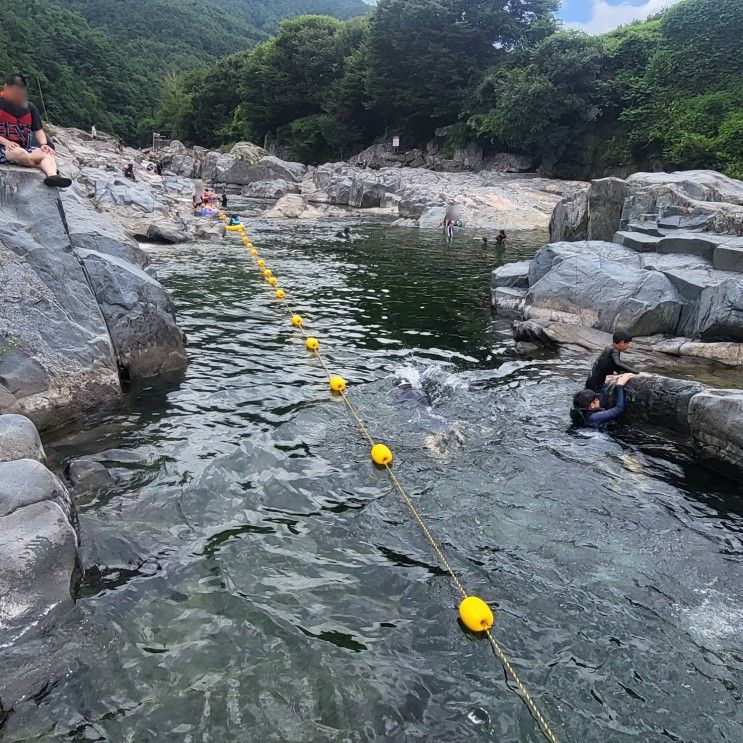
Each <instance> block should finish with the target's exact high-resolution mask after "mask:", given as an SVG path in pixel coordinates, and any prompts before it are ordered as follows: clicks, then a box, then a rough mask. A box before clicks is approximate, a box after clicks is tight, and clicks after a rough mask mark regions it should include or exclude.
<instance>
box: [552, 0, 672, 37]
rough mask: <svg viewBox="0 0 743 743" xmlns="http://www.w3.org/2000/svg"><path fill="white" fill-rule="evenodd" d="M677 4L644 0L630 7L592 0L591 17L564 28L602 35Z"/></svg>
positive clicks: (623, 4) (666, 0)
mask: <svg viewBox="0 0 743 743" xmlns="http://www.w3.org/2000/svg"><path fill="white" fill-rule="evenodd" d="M677 2H679V0H645V1H644V2H643V3H642V4H641V5H632V3H629V2H620V3H619V5H611V4H610V3H608V2H607V1H606V0H593V5H592V6H591V17H590V18H589V19H588V20H587V21H585V22H584V23H579V22H578V21H571V22H570V23H566V24H565V26H566V27H568V28H577V29H579V30H580V31H585V32H586V33H589V34H603V33H606V32H607V31H611V30H612V29H613V28H616V27H617V26H624V25H626V24H627V23H632V21H641V20H644V19H645V18H647V17H648V16H651V15H654V14H655V13H659V12H660V11H661V10H664V9H665V8H668V7H670V6H671V5H674V4H675V3H677Z"/></svg>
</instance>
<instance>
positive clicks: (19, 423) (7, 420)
mask: <svg viewBox="0 0 743 743" xmlns="http://www.w3.org/2000/svg"><path fill="white" fill-rule="evenodd" d="M45 457H46V455H45V454H44V447H43V446H42V445H41V439H40V438H39V432H38V431H37V430H36V426H34V424H33V423H32V422H31V421H30V420H29V419H28V418H26V417H25V416H24V415H12V414H8V415H0V463H1V462H11V461H13V460H15V459H35V460H37V461H39V462H40V461H42V460H43V459H45ZM1 487H2V485H0V488H1Z"/></svg>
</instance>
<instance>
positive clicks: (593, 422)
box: [570, 373, 637, 431]
mask: <svg viewBox="0 0 743 743" xmlns="http://www.w3.org/2000/svg"><path fill="white" fill-rule="evenodd" d="M636 376H637V375H636V374H631V373H627V374H620V375H619V376H618V377H617V380H616V390H617V399H616V403H615V405H614V407H612V408H604V407H603V402H604V396H605V392H604V391H602V392H600V393H598V392H594V390H591V389H585V390H581V391H580V392H578V394H576V395H575V397H573V407H572V409H571V411H570V419H571V420H572V421H573V423H574V424H575V425H576V426H582V427H586V428H595V429H596V430H598V431H604V430H605V429H606V427H607V426H608V425H609V424H610V423H612V422H613V421H615V420H616V419H617V418H619V416H620V415H621V414H622V413H623V412H624V385H625V384H627V382H629V380H630V379H633V378H634V377H636Z"/></svg>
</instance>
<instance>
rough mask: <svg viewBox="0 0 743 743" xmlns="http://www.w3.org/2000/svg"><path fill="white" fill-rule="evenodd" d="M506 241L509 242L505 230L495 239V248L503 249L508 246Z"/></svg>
mask: <svg viewBox="0 0 743 743" xmlns="http://www.w3.org/2000/svg"><path fill="white" fill-rule="evenodd" d="M506 240H508V236H507V235H506V231H505V230H501V231H500V232H499V233H498V235H497V237H496V238H495V246H496V247H497V248H503V247H505V245H506Z"/></svg>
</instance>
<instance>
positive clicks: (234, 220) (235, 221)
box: [230, 214, 242, 227]
mask: <svg viewBox="0 0 743 743" xmlns="http://www.w3.org/2000/svg"><path fill="white" fill-rule="evenodd" d="M241 224H242V222H241V221H240V217H238V216H237V214H230V227H238V226H240V225H241Z"/></svg>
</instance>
